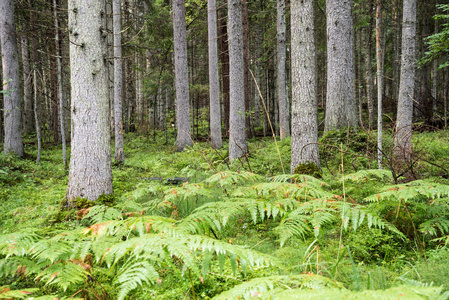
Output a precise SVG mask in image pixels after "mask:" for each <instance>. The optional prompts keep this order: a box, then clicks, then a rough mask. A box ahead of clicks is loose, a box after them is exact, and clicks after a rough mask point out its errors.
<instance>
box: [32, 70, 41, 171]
mask: <svg viewBox="0 0 449 300" xmlns="http://www.w3.org/2000/svg"><path fill="white" fill-rule="evenodd" d="M33 92H34V95H33V96H34V122H35V127H36V140H37V157H36V163H39V162H40V160H41V154H42V135H41V124H40V113H39V103H38V101H37V98H38V97H37V93H38V90H37V75H36V68H34V70H33Z"/></svg>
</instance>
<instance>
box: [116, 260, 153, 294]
mask: <svg viewBox="0 0 449 300" xmlns="http://www.w3.org/2000/svg"><path fill="white" fill-rule="evenodd" d="M158 277H159V274H158V273H157V272H156V270H155V269H154V267H153V266H152V265H150V263H149V262H148V261H146V260H136V259H135V258H132V259H130V260H128V261H127V262H126V263H125V264H124V265H123V266H122V267H121V268H120V270H119V271H118V274H117V279H116V282H117V283H118V284H119V285H120V292H119V294H118V297H117V299H118V300H122V299H124V298H125V297H126V296H127V295H128V294H129V293H130V292H131V291H132V290H134V289H136V288H137V287H138V286H142V285H143V284H149V283H150V282H155V281H156V280H157V279H158Z"/></svg>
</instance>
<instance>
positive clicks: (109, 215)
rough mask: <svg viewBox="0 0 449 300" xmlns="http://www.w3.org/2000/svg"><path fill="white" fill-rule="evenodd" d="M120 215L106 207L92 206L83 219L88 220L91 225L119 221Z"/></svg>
mask: <svg viewBox="0 0 449 300" xmlns="http://www.w3.org/2000/svg"><path fill="white" fill-rule="evenodd" d="M122 218H123V216H122V213H121V212H120V211H118V210H117V209H115V208H112V207H107V206H106V205H95V206H92V207H91V208H90V210H89V212H88V213H87V214H86V215H85V216H84V217H83V219H90V220H91V223H99V222H104V221H111V220H121V219H122Z"/></svg>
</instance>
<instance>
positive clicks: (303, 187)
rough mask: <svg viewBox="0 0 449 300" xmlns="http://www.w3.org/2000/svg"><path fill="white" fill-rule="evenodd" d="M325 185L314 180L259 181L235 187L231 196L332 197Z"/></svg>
mask: <svg viewBox="0 0 449 300" xmlns="http://www.w3.org/2000/svg"><path fill="white" fill-rule="evenodd" d="M324 187H326V185H322V184H321V183H319V184H318V185H317V184H316V182H313V181H311V182H302V183H297V184H293V183H286V182H269V183H260V184H257V185H253V186H250V187H241V188H238V189H236V190H235V191H234V192H233V193H232V196H233V197H252V198H258V197H270V198H271V197H276V198H289V197H292V198H295V199H303V200H309V199H315V198H333V196H334V195H333V194H332V193H331V192H329V191H328V190H325V189H324Z"/></svg>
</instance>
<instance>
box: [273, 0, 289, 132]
mask: <svg viewBox="0 0 449 300" xmlns="http://www.w3.org/2000/svg"><path fill="white" fill-rule="evenodd" d="M276 28H277V96H278V102H279V131H280V136H281V139H284V138H286V137H288V136H290V124H289V120H290V113H289V107H288V100H287V85H286V80H285V78H286V68H285V64H286V60H287V59H286V48H285V0H277V18H276Z"/></svg>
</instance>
